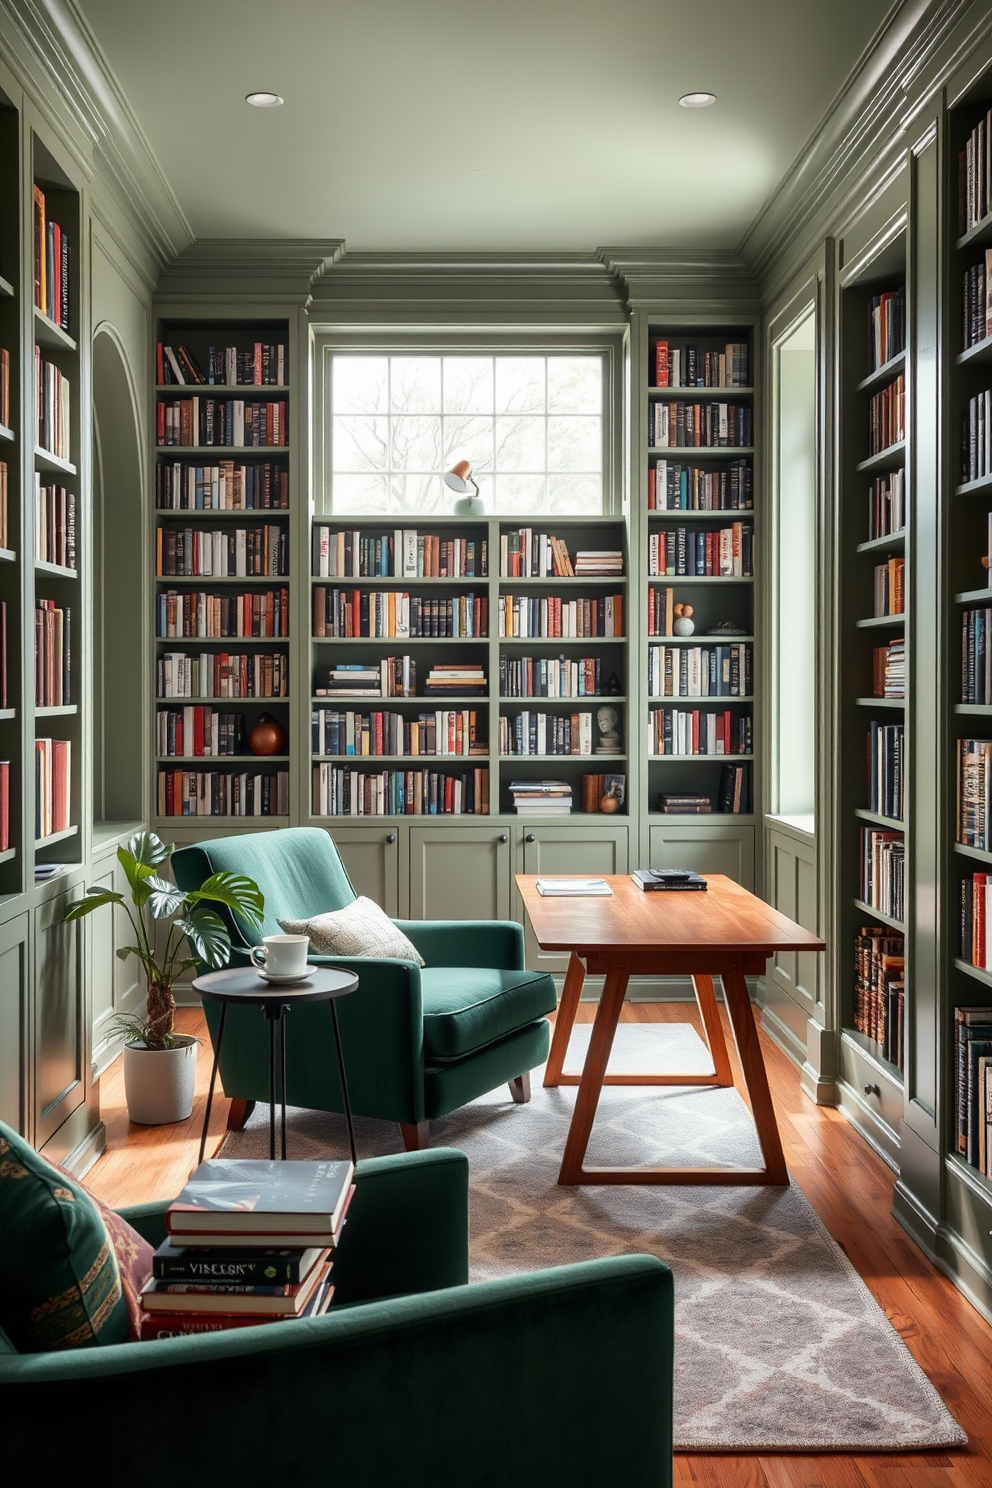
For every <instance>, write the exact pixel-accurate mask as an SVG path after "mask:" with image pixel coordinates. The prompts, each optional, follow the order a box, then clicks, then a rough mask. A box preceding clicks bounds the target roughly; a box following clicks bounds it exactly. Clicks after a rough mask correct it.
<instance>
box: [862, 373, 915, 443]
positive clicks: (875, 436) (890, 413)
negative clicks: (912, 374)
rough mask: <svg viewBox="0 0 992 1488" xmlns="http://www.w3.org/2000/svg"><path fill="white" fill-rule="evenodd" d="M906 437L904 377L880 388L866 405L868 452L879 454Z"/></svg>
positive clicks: (900, 376) (899, 377)
mask: <svg viewBox="0 0 992 1488" xmlns="http://www.w3.org/2000/svg"><path fill="white" fill-rule="evenodd" d="M905 437H906V379H905V377H903V376H902V374H901V373H900V375H899V376H898V377H897V378H895V379H894V381H892V382H890V383H888V385H887V386H886V387H884V388H881V389H880V390H879V391H878V392H877V393H876V394H875V396H874V397H873V398H872V400H871V402H870V403H869V405H868V454H869V455H880V454H881V453H882V451H883V450H887V449H888V448H889V446H890V445H893V444H898V443H899V442H900V440H903V439H905Z"/></svg>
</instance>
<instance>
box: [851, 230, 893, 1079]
mask: <svg viewBox="0 0 992 1488" xmlns="http://www.w3.org/2000/svg"><path fill="white" fill-rule="evenodd" d="M840 286H841V287H840V297H841V298H840V395H839V408H840V419H841V430H840V433H841V448H840V461H841V466H840V479H839V492H840V498H839V499H840V510H839V514H838V515H839V545H840V546H839V554H840V561H839V573H840V584H841V593H840V603H839V613H840V650H841V655H842V657H843V669H844V689H843V694H842V703H841V718H840V736H839V745H840V759H839V774H840V785H841V789H840V792H839V796H838V811H839V820H838V822H837V832H838V863H839V872H840V882H839V885H838V893H839V901H840V914H839V925H840V930H841V934H840V946H839V951H838V964H839V968H840V1026H841V1029H842V1034H841V1037H842V1040H843V1041H844V1042H846V1043H849V1044H852V1045H854V1046H855V1047H856V1049H857V1050H858V1052H859V1053H860V1054H861V1055H862V1056H863V1057H864V1058H865V1060H866V1061H867V1066H866V1067H867V1068H869V1069H870V1070H871V1072H872V1075H873V1077H874V1078H875V1079H876V1080H881V1081H884V1082H886V1083H887V1084H888V1085H889V1086H891V1087H895V1088H898V1089H899V1090H901V1087H902V1081H903V1073H902V1072H903V1068H904V1063H905V1061H904V1042H905V1028H906V1024H907V1020H906V1016H905V999H906V995H907V994H909V995H911V992H912V989H911V987H908V986H907V983H906V976H905V968H906V967H907V966H908V965H909V964H910V959H909V957H908V956H907V950H906V942H907V919H908V916H907V909H906V905H907V896H908V893H909V884H910V882H911V874H912V823H911V822H910V821H907V818H906V812H905V810H904V807H903V801H904V799H905V798H906V793H907V790H908V786H907V781H908V779H909V773H910V748H911V743H912V740H911V726H912V714H911V699H910V697H909V675H910V670H909V661H910V658H909V654H908V631H907V612H908V610H909V607H910V603H911V588H912V532H911V524H908V523H907V511H908V510H909V503H908V501H907V497H906V491H907V488H908V479H909V476H910V462H909V457H908V448H909V445H908V443H907V437H906V432H907V429H908V428H909V417H910V409H909V392H908V365H907V357H906V345H907V308H906V298H907V297H906V227H905V222H904V221H902V222H900V223H896V224H895V225H894V226H893V227H891V228H890V229H889V230H888V231H887V232H886V233H884V234H883V235H882V236H881V238H880V239H879V240H877V241H875V242H874V243H872V244H871V245H870V246H869V247H868V248H867V249H866V250H865V251H864V252H863V253H862V254H861V255H860V256H859V257H858V258H857V259H856V260H855V261H854V262H853V263H852V264H851V265H849V266H848V267H847V268H845V269H844V270H842V273H841V281H840ZM910 933H911V932H910ZM870 1083H871V1082H870ZM867 1090H868V1087H867V1086H866V1091H867Z"/></svg>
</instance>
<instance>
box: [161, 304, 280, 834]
mask: <svg viewBox="0 0 992 1488" xmlns="http://www.w3.org/2000/svg"><path fill="white" fill-rule="evenodd" d="M294 354H295V338H294V337H293V336H291V321H290V320H288V319H282V318H269V317H254V316H251V315H247V316H244V317H239V318H234V317H232V318H230V319H222V318H217V317H211V318H210V319H205V318H200V317H193V316H189V317H182V316H179V315H177V316H169V317H167V318H163V319H160V320H159V321H158V325H157V350H156V366H155V377H156V389H155V406H156V445H155V481H154V491H153V500H154V504H155V512H154V523H153V530H154V551H153V557H152V562H153V571H154V575H155V584H154V589H155V599H154V612H153V617H152V620H153V623H152V630H153V634H154V665H153V687H154V692H155V704H154V706H155V714H154V717H153V719H152V734H151V737H152V740H153V746H154V750H155V772H154V779H153V793H154V795H153V817H154V819H155V822H156V825H157V826H158V828H159V829H160V830H163V831H165V832H168V833H174V832H175V829H176V828H177V827H189V826H208V827H214V826H219V827H223V826H224V825H225V824H227V825H230V826H235V827H237V828H239V829H249V828H251V827H252V826H265V825H269V826H276V825H278V824H279V823H280V822H283V823H285V822H286V821H288V819H289V815H290V772H291V758H292V749H293V731H292V719H291V710H292V704H293V685H294V682H295V677H294V673H293V661H292V659H291V656H290V648H291V645H292V643H293V641H294V639H295V620H296V617H295V615H294V604H295V599H294V589H295V577H296V575H295V558H294V556H293V531H292V498H291V481H292V480H293V479H294V477H295V472H294V471H293V469H292V468H291V467H292V462H291V439H292V438H295V435H296V432H297V431H296V429H295V423H294V419H295V417H296V416H297V414H296V410H295V408H294V407H293V406H292V401H291V386H292V367H293V360H292V359H293V356H294ZM198 377H199V378H202V379H203V381H202V382H200V381H197V378H198ZM263 714H267V715H269V717H270V718H271V719H274V720H275V722H276V723H277V724H278V725H279V726H280V728H281V729H282V731H283V735H284V737H285V744H284V745H283V746H281V747H280V748H279V750H278V751H277V752H276V753H272V754H259V753H256V752H253V751H252V749H251V745H250V742H249V741H250V736H251V734H252V731H253V730H254V729H255V727H256V725H257V724H258V723H259V720H260V718H261V716H262V715H263Z"/></svg>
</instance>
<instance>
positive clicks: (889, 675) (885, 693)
mask: <svg viewBox="0 0 992 1488" xmlns="http://www.w3.org/2000/svg"><path fill="white" fill-rule="evenodd" d="M871 659H872V697H887V698H902V697H905V696H906V638H905V636H897V637H896V639H895V640H894V641H890V642H889V644H888V645H887V646H875V647H874V648H873V650H872V653H871Z"/></svg>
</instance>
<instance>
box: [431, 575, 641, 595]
mask: <svg viewBox="0 0 992 1488" xmlns="http://www.w3.org/2000/svg"><path fill="white" fill-rule="evenodd" d="M424 582H425V583H431V582H436V580H426V579H425V580H424ZM456 582H458V583H459V584H465V583H469V584H470V583H471V582H472V580H471V579H468V580H466V579H459V580H457V581H456ZM498 583H499V587H500V592H502V591H503V590H504V589H538V590H547V589H556V588H562V589H586V588H588V589H607V590H609V589H625V588H626V587H627V576H626V574H617V575H616V577H615V578H602V577H600V576H598V575H593V576H591V577H589V578H585V577H575V578H564V577H563V576H561V575H559V574H554V575H552V574H548V575H547V577H546V578H543V579H510V578H501V579H499V580H498Z"/></svg>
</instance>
